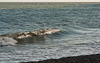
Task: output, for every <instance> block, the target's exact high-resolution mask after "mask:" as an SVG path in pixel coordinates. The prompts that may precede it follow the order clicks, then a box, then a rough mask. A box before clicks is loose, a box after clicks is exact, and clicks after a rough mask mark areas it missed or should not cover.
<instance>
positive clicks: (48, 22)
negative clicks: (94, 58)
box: [0, 3, 100, 63]
mask: <svg viewBox="0 0 100 63" xmlns="http://www.w3.org/2000/svg"><path fill="white" fill-rule="evenodd" d="M47 28H59V29H61V32H58V33H56V34H52V35H46V36H44V37H40V38H36V40H33V39H32V38H30V39H28V40H26V41H23V42H21V43H18V44H16V45H14V46H3V47H0V63H18V62H27V61H41V60H46V59H51V58H52V59H58V58H61V57H69V56H79V55H89V54H99V53H100V4H99V3H97V4H94V3H91V4H87V3H70V4H69V3H0V35H4V34H12V33H17V32H26V31H35V30H41V29H47Z"/></svg>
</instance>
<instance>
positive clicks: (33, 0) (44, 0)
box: [0, 0, 100, 2]
mask: <svg viewBox="0 0 100 63" xmlns="http://www.w3.org/2000/svg"><path fill="white" fill-rule="evenodd" d="M0 2H100V0H0Z"/></svg>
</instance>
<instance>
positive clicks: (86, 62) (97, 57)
mask: <svg viewBox="0 0 100 63" xmlns="http://www.w3.org/2000/svg"><path fill="white" fill-rule="evenodd" d="M21 63H100V54H93V55H82V56H74V57H64V58H60V59H48V60H44V61H38V62H34V61H29V62H21Z"/></svg>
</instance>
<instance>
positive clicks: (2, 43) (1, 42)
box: [0, 37, 17, 46]
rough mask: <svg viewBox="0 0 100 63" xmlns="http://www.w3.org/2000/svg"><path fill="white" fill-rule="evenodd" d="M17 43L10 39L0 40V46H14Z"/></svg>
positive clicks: (3, 38)
mask: <svg viewBox="0 0 100 63" xmlns="http://www.w3.org/2000/svg"><path fill="white" fill-rule="evenodd" d="M16 43H17V41H16V40H14V39H13V38H10V37H2V38H0V46H6V45H16Z"/></svg>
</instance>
